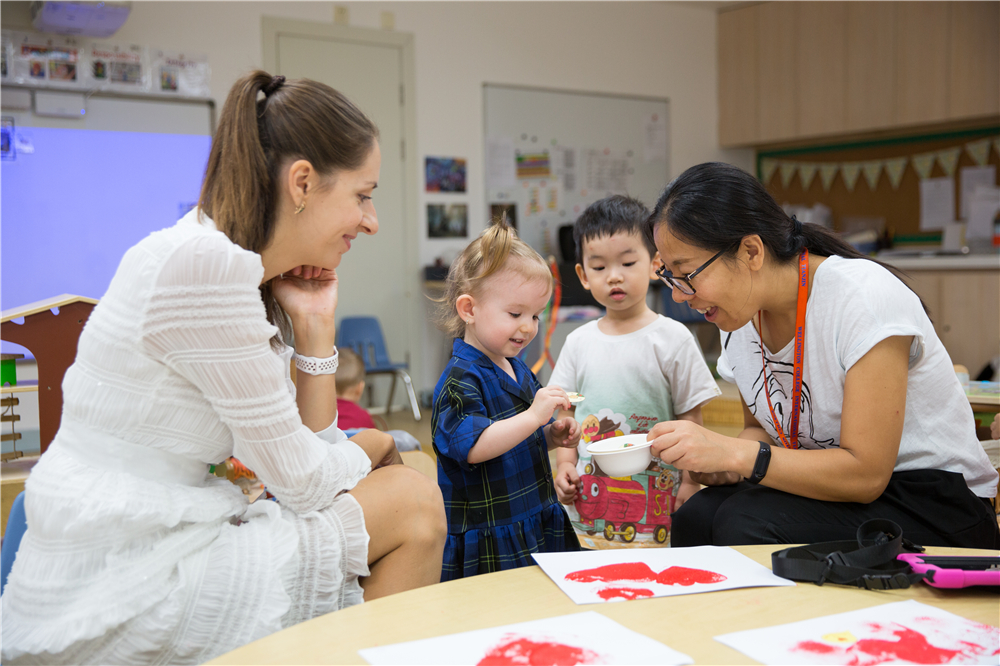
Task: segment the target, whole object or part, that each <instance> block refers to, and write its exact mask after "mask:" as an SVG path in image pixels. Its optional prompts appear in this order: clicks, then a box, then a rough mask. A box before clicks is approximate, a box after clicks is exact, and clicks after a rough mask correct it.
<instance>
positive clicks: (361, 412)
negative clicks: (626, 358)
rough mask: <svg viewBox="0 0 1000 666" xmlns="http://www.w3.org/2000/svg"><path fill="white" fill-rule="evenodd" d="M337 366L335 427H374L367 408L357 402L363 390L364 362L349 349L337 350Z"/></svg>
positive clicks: (343, 428) (342, 428)
mask: <svg viewBox="0 0 1000 666" xmlns="http://www.w3.org/2000/svg"><path fill="white" fill-rule="evenodd" d="M339 354H340V365H339V366H338V367H337V375H336V381H337V427H338V428H340V429H341V430H349V429H351V428H375V427H376V426H375V421H373V420H372V415H371V414H369V413H368V410H367V409H365V408H364V407H362V406H361V405H359V404H358V401H359V400H361V396H362V395H363V394H364V392H365V377H366V376H367V375H366V374H365V363H364V361H362V360H361V357H360V356H358V355H357V354H355V353H354V352H353V351H352V350H350V349H346V348H345V349H341V350H339Z"/></svg>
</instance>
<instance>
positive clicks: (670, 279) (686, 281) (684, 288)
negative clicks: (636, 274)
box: [656, 247, 730, 296]
mask: <svg viewBox="0 0 1000 666" xmlns="http://www.w3.org/2000/svg"><path fill="white" fill-rule="evenodd" d="M729 249H730V248H728V247H727V248H726V249H725V250H722V251H720V252H717V253H716V254H715V256H714V257H712V258H711V259H709V260H708V261H706V262H705V263H703V264H702V265H701V266H699V267H698V268H696V269H694V270H693V271H691V272H690V273H688V274H687V275H679V276H676V277H675V276H674V274H673V273H671V272H670V271H668V270H667V267H666V266H660V267H659V268H658V269H656V277H658V278H660V279H661V280H663V282H664V283H666V285H667V286H669V287H671V288H673V289H676V290H677V291H679V292H681V293H682V294H685V295H687V296H693V295H694V293H695V291H697V290H696V289H695V288H694V287H693V286H692V285H691V278H693V277H694V276H695V275H697V274H698V273H701V272H702V271H703V270H705V269H706V268H708V266H709V265H710V264H711V263H712V262H713V261H715V260H716V259H718V258H719V257H721V256H722V255H723V254H725V253H726V252H728V251H729Z"/></svg>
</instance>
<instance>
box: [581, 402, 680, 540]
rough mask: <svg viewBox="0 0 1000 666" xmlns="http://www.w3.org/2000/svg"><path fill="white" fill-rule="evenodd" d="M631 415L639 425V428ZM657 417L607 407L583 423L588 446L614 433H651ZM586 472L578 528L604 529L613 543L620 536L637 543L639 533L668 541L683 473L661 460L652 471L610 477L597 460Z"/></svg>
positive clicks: (585, 444) (651, 464)
mask: <svg viewBox="0 0 1000 666" xmlns="http://www.w3.org/2000/svg"><path fill="white" fill-rule="evenodd" d="M630 419H631V420H634V421H635V422H636V423H638V425H637V426H636V427H635V428H633V427H632V426H631V425H630ZM651 421H655V419H654V418H652V417H645V416H640V415H636V414H633V415H632V416H631V417H626V416H625V415H624V414H616V413H614V412H613V411H612V410H610V409H602V410H600V411H599V412H597V413H596V414H590V415H589V416H587V417H586V418H584V420H583V422H582V423H581V424H580V425H581V428H582V438H583V441H584V446H587V445H589V444H591V443H593V442H599V441H601V440H603V439H608V438H610V437H621V436H622V435H628V434H641V433H643V432H648V422H651ZM584 472H585V473H584V474H583V475H581V477H580V482H581V483H582V485H583V492H581V493H580V494H579V495H578V496H577V499H576V502H575V506H576V510H577V512H578V513H579V514H580V521H579V522H574V523H573V525H574V527H576V528H577V529H581V530H583V531H585V532H586V533H587V534H591V535H593V534H597V533H598V532H600V533H601V534H603V535H604V538H605V539H607V540H608V541H613V540H614V538H615V537H616V536H617V537H618V538H619V539H621V540H622V541H624V542H626V543H631V542H633V541H634V540H635V538H636V535H639V534H652V536H653V540H654V541H655V542H656V543H666V541H667V537H668V536H669V535H670V514H671V513H673V510H674V498H675V496H676V494H677V492H676V490H675V486H678V485H679V484H680V472H678V471H677V470H675V469H673V468H672V467H669V466H667V465H664V464H663V463H661V462H660V461H659V460H655V459H654V460H653V461H652V462H651V463H650V465H649V467H648V468H647V469H646V470H644V471H642V472H640V473H639V474H633V475H632V476H631V477H609V476H607V475H606V474H605V473H604V472H603V471H602V470H601V469H600V467H599V466H598V465H597V464H596V463H595V462H594V461H593V459H591V461H590V462H587V463H586V465H585V467H584Z"/></svg>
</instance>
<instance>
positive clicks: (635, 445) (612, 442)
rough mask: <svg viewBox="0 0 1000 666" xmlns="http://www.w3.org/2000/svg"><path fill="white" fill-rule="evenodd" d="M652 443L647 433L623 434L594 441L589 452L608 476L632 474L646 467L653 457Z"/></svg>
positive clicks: (589, 447) (588, 449)
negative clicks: (650, 448) (647, 438)
mask: <svg viewBox="0 0 1000 666" xmlns="http://www.w3.org/2000/svg"><path fill="white" fill-rule="evenodd" d="M650 444H652V442H651V441H650V442H647V441H646V435H645V434H642V435H622V436H621V437H610V438H608V439H602V440H600V441H599V442H594V443H593V444H591V445H590V446H588V447H587V452H588V453H589V454H590V455H592V456H593V457H594V460H595V461H596V462H597V464H598V465H599V466H600V468H601V469H602V470H603V471H604V473H605V474H607V475H608V476H632V475H633V474H638V473H639V472H641V471H642V470H644V469H646V468H647V467H648V466H649V463H650V461H651V460H652V459H653V454H652V453H651V452H650V450H649V446H650Z"/></svg>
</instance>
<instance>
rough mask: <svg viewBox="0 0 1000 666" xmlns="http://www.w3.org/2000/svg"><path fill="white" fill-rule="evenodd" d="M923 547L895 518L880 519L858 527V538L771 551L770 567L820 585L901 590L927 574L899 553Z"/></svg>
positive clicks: (779, 572) (780, 574)
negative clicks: (912, 539)
mask: <svg viewBox="0 0 1000 666" xmlns="http://www.w3.org/2000/svg"><path fill="white" fill-rule="evenodd" d="M923 550H924V549H923V547H921V546H917V545H915V544H913V543H911V542H910V541H909V540H907V539H904V538H903V530H902V529H901V528H900V527H899V525H897V524H896V523H895V522H893V521H891V520H881V519H877V520H869V521H866V522H864V523H863V524H862V525H861V527H859V528H858V534H857V540H856V541H825V542H823V543H814V544H811V545H808V546H795V547H793V548H785V549H784V550H779V551H776V552H774V553H772V555H771V569H772V571H774V573H775V575H778V576H781V577H782V578H788V579H789V580H797V581H804V582H809V583H815V584H817V585H822V584H823V583H826V582H830V583H837V584H839V585H853V586H855V587H860V588H862V589H867V590H898V589H904V588H907V587H910V585H912V584H914V583H916V582H917V581H920V580H923V579H924V578H925V574H918V573H914V572H913V570H912V569H911V568H910V566H909V565H908V564H906V563H905V562H902V561H900V560H897V559H896V556H897V555H899V554H900V553H902V552H910V553H920V552H923Z"/></svg>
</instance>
